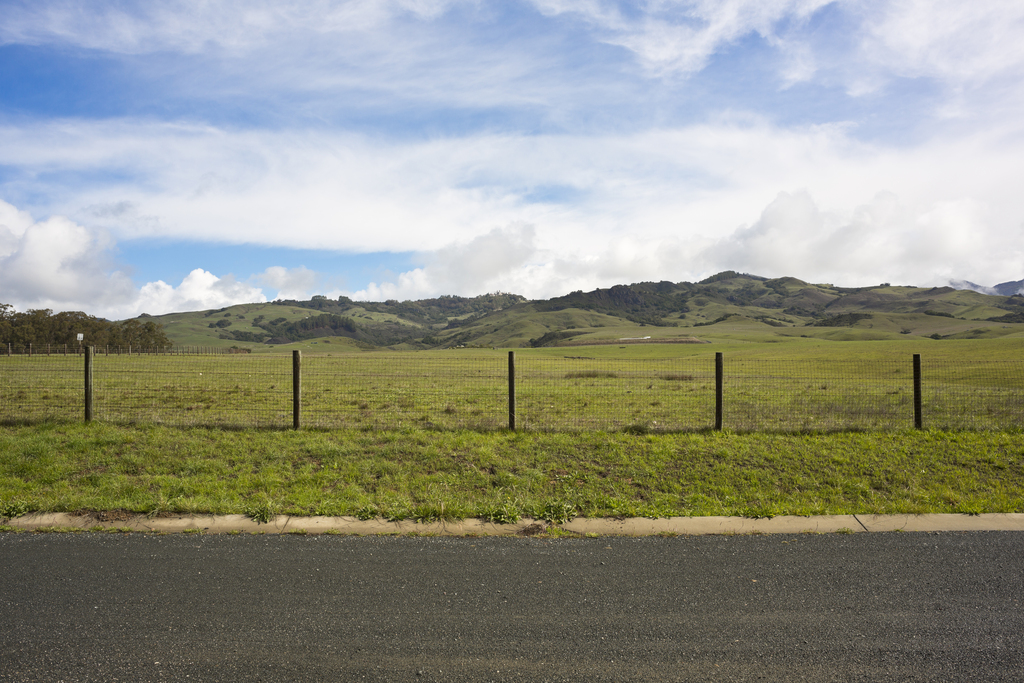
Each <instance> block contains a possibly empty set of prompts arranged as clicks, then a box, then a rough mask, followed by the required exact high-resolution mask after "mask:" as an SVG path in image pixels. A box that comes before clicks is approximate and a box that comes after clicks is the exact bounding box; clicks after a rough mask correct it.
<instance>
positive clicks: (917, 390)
mask: <svg viewBox="0 0 1024 683" xmlns="http://www.w3.org/2000/svg"><path fill="white" fill-rule="evenodd" d="M923 427H924V418H923V416H922V415H921V354H919V353H915V354H914V429H922V428H923Z"/></svg>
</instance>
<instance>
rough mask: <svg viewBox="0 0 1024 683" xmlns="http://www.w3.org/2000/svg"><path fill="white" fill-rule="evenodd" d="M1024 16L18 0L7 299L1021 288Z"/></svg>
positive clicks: (329, 1)
mask: <svg viewBox="0 0 1024 683" xmlns="http://www.w3.org/2000/svg"><path fill="white" fill-rule="evenodd" d="M1022 105H1024V6H1022V5H1021V4H1020V3H1019V2H1009V1H1006V2H1002V1H992V2H985V3H971V4H967V3H962V2H959V1H948V2H947V1H945V0H933V1H928V2H926V1H923V0H906V1H902V2H900V1H892V2H886V1H853V0H848V1H837V2H826V1H824V0H722V1H720V2H707V1H703V0H649V1H646V2H644V1H634V2H615V1H614V0H577V1H575V2H570V1H569V0H506V1H504V2H487V1H485V0H343V1H335V0H306V1H304V2H294V3H293V2H288V1H287V0H275V1H273V2H270V1H267V2H262V1H261V0H245V1H243V0H222V1H221V2H205V1H200V0H191V1H185V0H178V1H160V0H151V1H149V2H133V1H132V0H118V1H116V2H115V1H111V2H84V1H75V0H59V1H58V0H31V1H25V2H21V1H11V0H0V302H4V303H11V304H14V305H15V306H16V307H17V308H18V309H19V310H25V309H28V308H44V307H45V308H52V309H55V310H85V311H87V312H89V313H92V314H95V315H103V316H106V317H111V318H124V317H129V316H134V315H137V314H138V313H141V312H147V313H151V314H157V313H165V312H170V311H174V310H187V309H202V308H213V307H220V306H224V305H228V304H230V303H236V302H251V301H264V300H273V299H275V298H280V297H287V298H292V297H302V298H305V297H309V296H311V295H313V294H326V295H329V296H340V295H345V296H350V297H352V298H355V299H370V300H382V299H389V298H397V299H416V298H422V297H428V296H437V295H440V294H459V295H464V296H473V295H477V294H482V293H486V292H492V291H511V292H517V293H521V294H524V295H526V296H529V297H538V298H540V297H551V296H557V295H560V294H564V293H566V292H569V291H573V290H577V289H584V290H589V289H593V288H595V287H605V286H610V285H613V284H618V283H629V282H639V281H647V280H672V281H682V280H691V281H692V280H698V279H701V278H703V277H706V276H707V275H710V274H713V273H715V272H718V271H721V270H726V269H731V270H739V271H745V272H750V273H755V274H759V275H764V276H768V277H778V276H783V275H790V276H795V277H799V278H802V279H805V280H809V281H813V282H832V283H836V284H842V285H848V286H855V285H865V284H877V283H879V282H883V281H885V282H893V283H901V284H914V285H921V286H932V285H941V284H946V283H948V282H949V281H951V280H971V281H974V282H978V283H980V284H984V285H993V284H996V283H998V282H1003V281H1007V280H1018V279H1021V278H1024V240H1022V238H1024V192H1021V191H1020V189H1019V185H1020V178H1021V177H1022V171H1024V116H1022V114H1024V106H1022Z"/></svg>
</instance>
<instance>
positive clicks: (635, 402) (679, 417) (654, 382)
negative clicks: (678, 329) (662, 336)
mask: <svg viewBox="0 0 1024 683" xmlns="http://www.w3.org/2000/svg"><path fill="white" fill-rule="evenodd" d="M516 385H517V387H518V388H517V390H516V394H517V406H516V407H517V410H516V415H517V424H521V425H522V427H523V428H525V429H540V430H578V431H583V430H621V429H630V430H638V431H681V430H697V429H708V428H711V427H713V426H714V423H715V361H714V358H713V357H712V358H683V359H671V360H646V359H644V360H619V359H616V360H606V359H594V358H530V359H528V360H522V361H521V362H519V363H518V364H517V367H516Z"/></svg>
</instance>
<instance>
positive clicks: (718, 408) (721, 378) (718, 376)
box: [715, 351, 725, 432]
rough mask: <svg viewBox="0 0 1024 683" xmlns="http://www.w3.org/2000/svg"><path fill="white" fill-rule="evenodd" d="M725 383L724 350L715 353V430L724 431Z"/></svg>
mask: <svg viewBox="0 0 1024 683" xmlns="http://www.w3.org/2000/svg"><path fill="white" fill-rule="evenodd" d="M724 384H725V360H724V358H723V356H722V352H721V351H719V352H717V353H715V431H719V432H720V431H722V406H723V397H722V393H723V392H722V388H723V386H724Z"/></svg>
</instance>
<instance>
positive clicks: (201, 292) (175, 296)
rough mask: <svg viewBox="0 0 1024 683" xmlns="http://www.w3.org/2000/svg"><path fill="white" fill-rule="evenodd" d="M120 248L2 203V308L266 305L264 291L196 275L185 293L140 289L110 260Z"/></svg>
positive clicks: (155, 309)
mask: <svg viewBox="0 0 1024 683" xmlns="http://www.w3.org/2000/svg"><path fill="white" fill-rule="evenodd" d="M112 246H113V242H112V241H111V240H110V239H109V237H108V236H106V235H105V234H103V233H102V232H100V231H96V230H93V229H90V228H86V227H83V226H81V225H78V224H77V223H74V222H72V221H71V220H69V219H67V218H66V217H63V216H53V217H51V218H49V219H47V220H45V221H35V220H33V219H32V217H31V216H30V215H29V214H28V213H27V212H25V211H19V210H18V209H17V208H15V207H14V206H12V205H11V204H8V203H7V202H4V201H0V302H3V303H6V304H11V305H13V306H14V307H15V308H17V309H19V310H28V309H30V308H50V309H53V310H58V311H66V310H81V311H85V312H86V313H89V314H91V315H97V316H101V317H107V318H113V319H123V318H129V317H134V316H136V315H138V314H140V313H144V312H148V313H150V314H159V313H167V312H170V311H180V310H202V309H207V308H219V307H222V306H227V305H230V304H234V303H242V302H255V301H265V300H266V298H265V297H264V296H263V294H262V291H261V290H259V289H257V288H254V287H251V286H249V285H246V284H243V283H239V282H236V281H235V280H234V279H233V278H231V277H225V278H219V277H217V276H215V275H213V274H212V273H209V272H206V271H204V270H201V269H196V270H193V271H192V272H191V273H190V274H189V275H188V276H187V277H186V278H185V279H184V280H183V281H182V283H181V284H180V285H179V286H178V287H172V286H171V285H168V284H166V283H165V282H162V281H157V282H150V283H148V284H146V285H144V286H143V287H141V288H136V287H135V285H134V284H133V283H132V281H131V278H130V277H129V276H128V274H127V273H126V272H125V271H124V270H123V269H119V268H118V267H117V266H116V265H115V264H114V262H113V260H112V258H111V257H110V249H111V247H112Z"/></svg>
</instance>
